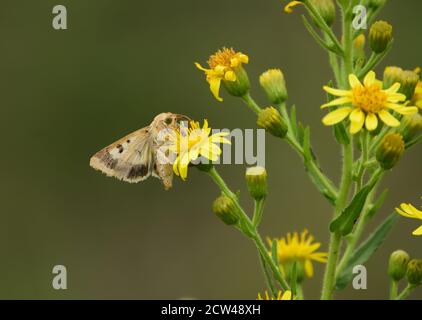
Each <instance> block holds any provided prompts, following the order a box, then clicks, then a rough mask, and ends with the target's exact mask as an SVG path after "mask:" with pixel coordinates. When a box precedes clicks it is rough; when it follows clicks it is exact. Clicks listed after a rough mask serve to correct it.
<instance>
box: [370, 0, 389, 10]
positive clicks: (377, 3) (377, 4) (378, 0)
mask: <svg viewBox="0 0 422 320" xmlns="http://www.w3.org/2000/svg"><path fill="white" fill-rule="evenodd" d="M386 2H387V0H369V2H368V7H369V8H371V9H373V10H377V9H379V8H382V7H384V6H385V3H386Z"/></svg>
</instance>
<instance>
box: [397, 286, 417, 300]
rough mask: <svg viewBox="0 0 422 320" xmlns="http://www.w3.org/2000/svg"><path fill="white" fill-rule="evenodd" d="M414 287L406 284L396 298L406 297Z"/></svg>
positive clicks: (402, 298)
mask: <svg viewBox="0 0 422 320" xmlns="http://www.w3.org/2000/svg"><path fill="white" fill-rule="evenodd" d="M415 288H416V286H414V285H411V284H408V285H407V287H406V288H405V289H404V290H403V291H402V292H401V293H400V294H399V295H398V296H397V297H396V300H404V299H406V298H407V297H408V296H409V295H410V294H411V293H412V291H413V290H414V289H415Z"/></svg>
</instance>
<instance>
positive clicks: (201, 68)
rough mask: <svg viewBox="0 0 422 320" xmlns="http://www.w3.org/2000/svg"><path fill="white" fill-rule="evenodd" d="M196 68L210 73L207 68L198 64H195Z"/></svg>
mask: <svg viewBox="0 0 422 320" xmlns="http://www.w3.org/2000/svg"><path fill="white" fill-rule="evenodd" d="M195 66H196V67H197V68H198V69H199V70H201V71H205V72H207V71H209V70H210V69H206V68H204V67H203V66H201V65H200V64H199V63H198V62H195Z"/></svg>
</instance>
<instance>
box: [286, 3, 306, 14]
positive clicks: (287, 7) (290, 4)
mask: <svg viewBox="0 0 422 320" xmlns="http://www.w3.org/2000/svg"><path fill="white" fill-rule="evenodd" d="M299 4H302V2H300V1H290V2H289V3H288V4H287V5H286V6H285V7H284V11H285V12H287V13H292V12H293V9H292V8H293V7H294V6H297V5H299Z"/></svg>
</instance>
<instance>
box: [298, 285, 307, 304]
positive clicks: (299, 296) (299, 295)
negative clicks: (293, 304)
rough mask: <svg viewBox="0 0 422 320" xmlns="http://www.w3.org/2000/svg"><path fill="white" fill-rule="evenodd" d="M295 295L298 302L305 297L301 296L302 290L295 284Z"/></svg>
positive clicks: (300, 286)
mask: <svg viewBox="0 0 422 320" xmlns="http://www.w3.org/2000/svg"><path fill="white" fill-rule="evenodd" d="M296 294H297V298H298V299H299V300H304V299H305V296H304V295H303V289H302V285H301V284H297V286H296Z"/></svg>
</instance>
